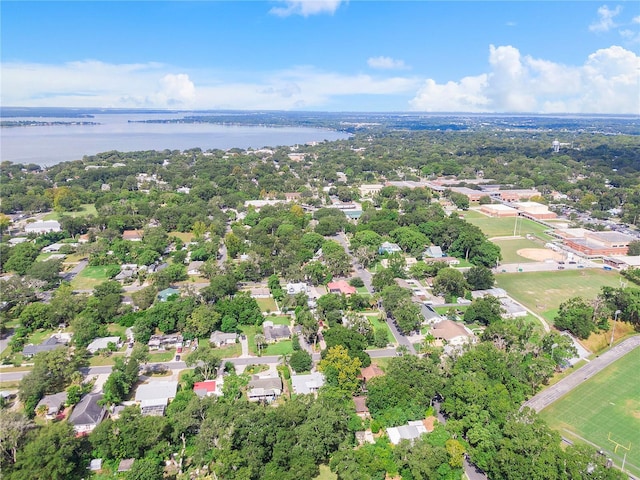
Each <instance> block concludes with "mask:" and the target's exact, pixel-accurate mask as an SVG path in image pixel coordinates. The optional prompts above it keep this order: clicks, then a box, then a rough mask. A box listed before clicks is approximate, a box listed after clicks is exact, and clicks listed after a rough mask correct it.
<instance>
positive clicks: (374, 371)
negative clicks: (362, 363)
mask: <svg viewBox="0 0 640 480" xmlns="http://www.w3.org/2000/svg"><path fill="white" fill-rule="evenodd" d="M383 375H384V372H383V371H382V370H381V369H380V367H378V366H377V365H375V364H371V365H369V366H368V367H364V368H361V369H360V377H359V378H361V379H362V380H364V382H365V383H366V382H368V381H369V380H371V379H372V378H376V377H381V376H383Z"/></svg>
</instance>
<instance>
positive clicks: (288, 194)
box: [284, 192, 302, 202]
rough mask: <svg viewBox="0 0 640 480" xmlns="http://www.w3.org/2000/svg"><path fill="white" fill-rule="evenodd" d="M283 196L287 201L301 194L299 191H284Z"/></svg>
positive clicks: (299, 197) (300, 196) (293, 200)
mask: <svg viewBox="0 0 640 480" xmlns="http://www.w3.org/2000/svg"><path fill="white" fill-rule="evenodd" d="M284 198H285V199H286V200H287V202H295V201H297V200H300V199H301V198H302V194H301V193H300V192H285V194H284Z"/></svg>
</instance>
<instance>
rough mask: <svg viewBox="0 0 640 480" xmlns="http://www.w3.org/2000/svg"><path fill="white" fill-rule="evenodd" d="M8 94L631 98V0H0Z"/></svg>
mask: <svg viewBox="0 0 640 480" xmlns="http://www.w3.org/2000/svg"><path fill="white" fill-rule="evenodd" d="M0 9H1V14H2V15H1V22H2V24H1V27H2V32H1V41H2V50H1V73H2V85H1V90H0V94H1V97H0V100H1V102H2V105H5V106H72V107H126V108H131V107H140V108H176V109H178V108H180V109H214V108H221V109H222V108H223V109H247V110H252V109H269V110H328V111H430V112H434V111H435V112H437V111H467V112H541V113H633V114H638V113H640V84H639V78H640V57H639V55H638V54H639V51H640V3H639V2H630V1H629V2H628V1H622V2H615V3H608V4H604V3H602V2H590V1H568V2H558V1H535V2H534V1H516V0H513V1H495V2H486V1H470V2H463V1H448V2H433V1H431V2H430V1H382V0H378V1H364V0H351V1H348V2H345V1H341V0H320V1H312V0H307V1H297V0H296V1H255V2H250V1H233V2H230V1H195V2H181V1H180V2H179V1H162V2H153V1H137V2H113V1H107V2H96V1H86V2H84V1H69V2H53V1H40V2H25V1H12V0H3V1H2V2H1V3H0Z"/></svg>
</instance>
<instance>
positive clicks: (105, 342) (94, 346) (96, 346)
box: [87, 337, 121, 353]
mask: <svg viewBox="0 0 640 480" xmlns="http://www.w3.org/2000/svg"><path fill="white" fill-rule="evenodd" d="M120 342H121V340H120V337H99V338H95V339H94V340H93V341H92V342H91V343H90V344H89V345H87V350H89V352H90V353H95V352H97V351H98V350H101V349H103V348H107V347H108V346H109V343H115V344H116V345H118V344H119V343H120Z"/></svg>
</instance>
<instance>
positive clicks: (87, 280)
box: [71, 265, 111, 290]
mask: <svg viewBox="0 0 640 480" xmlns="http://www.w3.org/2000/svg"><path fill="white" fill-rule="evenodd" d="M110 266H111V265H98V266H96V267H86V268H85V269H84V270H82V271H81V272H80V273H79V274H78V275H77V276H76V277H75V278H74V279H73V280H71V286H72V287H73V288H74V289H77V290H93V289H94V288H95V287H96V285H100V284H101V283H103V282H106V281H107V280H109V279H108V278H107V269H108V268H109V267H110Z"/></svg>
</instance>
